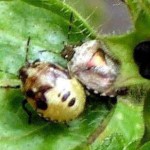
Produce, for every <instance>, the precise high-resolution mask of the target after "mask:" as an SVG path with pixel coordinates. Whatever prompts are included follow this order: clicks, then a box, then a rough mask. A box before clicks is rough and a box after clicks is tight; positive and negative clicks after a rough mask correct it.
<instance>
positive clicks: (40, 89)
mask: <svg viewBox="0 0 150 150" xmlns="http://www.w3.org/2000/svg"><path fill="white" fill-rule="evenodd" d="M51 88H52V87H51V86H50V85H43V86H41V87H39V90H38V91H39V92H41V93H42V94H44V93H45V92H46V91H47V90H49V89H51Z"/></svg>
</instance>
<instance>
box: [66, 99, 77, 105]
mask: <svg viewBox="0 0 150 150" xmlns="http://www.w3.org/2000/svg"><path fill="white" fill-rule="evenodd" d="M75 101H76V99H75V98H72V99H71V100H70V102H69V103H68V106H69V107H71V106H73V105H74V104H75Z"/></svg>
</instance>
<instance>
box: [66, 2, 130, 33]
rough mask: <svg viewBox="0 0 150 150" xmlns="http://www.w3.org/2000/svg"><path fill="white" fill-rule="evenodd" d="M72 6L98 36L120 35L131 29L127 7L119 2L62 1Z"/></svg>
mask: <svg viewBox="0 0 150 150" xmlns="http://www.w3.org/2000/svg"><path fill="white" fill-rule="evenodd" d="M63 1H64V2H66V3H68V4H69V5H71V6H73V7H74V8H75V9H76V10H77V11H78V12H79V13H80V14H81V15H82V16H83V17H84V18H85V19H87V21H88V22H89V24H90V25H91V26H92V27H93V28H94V29H95V30H96V31H97V32H99V33H100V34H109V33H113V34H122V33H124V32H127V31H128V30H130V29H131V28H132V23H131V20H130V14H129V12H128V8H127V6H126V5H125V4H124V3H123V2H122V1H121V0H63Z"/></svg>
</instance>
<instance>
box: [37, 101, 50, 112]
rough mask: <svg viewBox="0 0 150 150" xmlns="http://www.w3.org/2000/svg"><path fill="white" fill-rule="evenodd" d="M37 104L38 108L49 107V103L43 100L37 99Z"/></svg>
mask: <svg viewBox="0 0 150 150" xmlns="http://www.w3.org/2000/svg"><path fill="white" fill-rule="evenodd" d="M36 106H37V108H39V109H42V110H46V109H47V107H48V106H47V103H46V102H45V101H43V100H37V101H36Z"/></svg>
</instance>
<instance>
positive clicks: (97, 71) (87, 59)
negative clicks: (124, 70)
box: [68, 40, 118, 95]
mask: <svg viewBox="0 0 150 150" xmlns="http://www.w3.org/2000/svg"><path fill="white" fill-rule="evenodd" d="M103 49H104V46H103V44H102V43H101V42H99V41H98V40H91V41H87V42H85V43H83V44H82V45H80V46H77V47H74V48H73V49H72V50H73V51H74V54H73V56H72V58H71V59H70V61H69V63H68V70H69V71H70V73H71V74H73V75H74V76H75V77H76V78H77V79H78V80H79V81H81V83H82V84H83V85H85V86H86V87H87V89H92V90H94V92H95V93H102V95H113V94H114V91H109V88H110V87H111V86H112V85H113V83H114V81H115V80H116V77H117V75H118V64H117V63H116V62H115V61H114V60H113V59H112V58H111V57H110V56H109V55H108V54H106V53H105V52H104V51H103ZM107 91H109V92H107Z"/></svg>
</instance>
